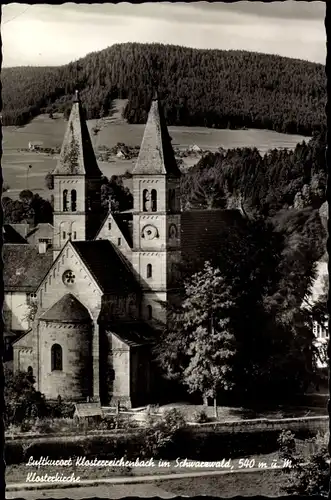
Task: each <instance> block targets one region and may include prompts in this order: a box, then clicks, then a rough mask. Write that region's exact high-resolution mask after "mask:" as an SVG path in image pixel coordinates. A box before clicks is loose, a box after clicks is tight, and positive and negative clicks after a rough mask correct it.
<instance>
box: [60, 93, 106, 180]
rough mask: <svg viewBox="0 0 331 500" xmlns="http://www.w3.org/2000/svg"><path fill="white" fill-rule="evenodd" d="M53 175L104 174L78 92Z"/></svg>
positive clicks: (92, 175) (91, 175)
mask: <svg viewBox="0 0 331 500" xmlns="http://www.w3.org/2000/svg"><path fill="white" fill-rule="evenodd" d="M53 175H87V176H88V177H100V176H101V175H102V173H101V171H100V169H99V167H98V163H97V160H96V158H95V154H94V150H93V146H92V142H91V138H90V134H89V131H88V128H87V124H86V121H85V118H84V114H83V109H82V105H81V102H80V100H79V97H78V94H77V93H76V97H75V99H74V102H73V105H72V109H71V114H70V117H69V122H68V127H67V131H66V134H65V136H64V141H63V144H62V149H61V153H60V157H59V160H58V162H57V166H56V168H55V170H54V171H53Z"/></svg>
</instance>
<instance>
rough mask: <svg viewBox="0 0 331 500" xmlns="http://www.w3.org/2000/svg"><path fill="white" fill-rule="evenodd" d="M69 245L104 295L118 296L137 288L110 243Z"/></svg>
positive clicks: (77, 242)
mask: <svg viewBox="0 0 331 500" xmlns="http://www.w3.org/2000/svg"><path fill="white" fill-rule="evenodd" d="M71 244H72V246H73V247H74V249H75V250H76V251H77V253H78V254H79V256H80V258H81V259H82V260H83V262H84V263H85V265H86V267H87V268H88V269H89V271H90V272H91V274H92V276H93V277H94V279H95V280H96V282H97V283H98V285H99V286H100V288H101V290H102V291H103V292H104V293H116V294H118V293H120V292H127V291H133V290H135V289H136V288H137V287H138V283H137V282H136V281H135V278H134V275H133V273H132V271H131V269H130V268H129V267H128V265H127V264H126V263H125V262H124V260H123V257H121V255H120V254H119V252H118V251H117V250H116V249H115V247H114V246H113V244H112V243H111V242H110V241H108V240H94V241H72V242H71Z"/></svg>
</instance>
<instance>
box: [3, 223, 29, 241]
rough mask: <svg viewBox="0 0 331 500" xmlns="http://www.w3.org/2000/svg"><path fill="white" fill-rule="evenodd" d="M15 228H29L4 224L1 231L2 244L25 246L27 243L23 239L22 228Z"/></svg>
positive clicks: (23, 232)
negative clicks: (20, 244)
mask: <svg viewBox="0 0 331 500" xmlns="http://www.w3.org/2000/svg"><path fill="white" fill-rule="evenodd" d="M16 226H27V228H28V227H29V225H28V224H4V225H3V231H2V236H3V241H4V243H23V244H24V243H25V244H27V241H26V239H25V236H26V231H25V230H24V228H21V227H19V228H17V227H16Z"/></svg>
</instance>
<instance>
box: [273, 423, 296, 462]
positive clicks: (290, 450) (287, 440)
mask: <svg viewBox="0 0 331 500" xmlns="http://www.w3.org/2000/svg"><path fill="white" fill-rule="evenodd" d="M277 441H278V444H279V453H280V456H281V458H284V459H287V458H289V459H291V458H293V454H294V453H295V449H296V445H295V436H294V434H293V432H291V431H286V430H283V431H282V432H281V433H280V435H279V438H278V440H277Z"/></svg>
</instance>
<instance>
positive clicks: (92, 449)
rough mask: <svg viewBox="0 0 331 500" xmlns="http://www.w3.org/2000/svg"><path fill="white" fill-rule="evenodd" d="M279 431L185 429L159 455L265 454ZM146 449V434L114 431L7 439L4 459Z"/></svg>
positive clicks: (105, 455) (130, 454)
mask: <svg viewBox="0 0 331 500" xmlns="http://www.w3.org/2000/svg"><path fill="white" fill-rule="evenodd" d="M279 435H280V432H279V431H264V432H254V433H252V432H239V433H235V434H233V433H231V432H222V433H218V432H217V431H215V430H211V429H206V430H204V429H195V430H193V429H192V428H184V429H182V430H180V431H178V432H177V433H176V434H175V438H174V440H173V441H172V442H170V443H169V444H168V445H167V446H166V448H164V449H163V451H162V453H161V455H162V456H161V457H158V456H154V457H153V458H164V459H168V460H174V459H176V458H177V457H182V458H186V457H187V458H190V459H192V460H218V459H222V458H227V457H229V458H230V457H231V458H238V457H244V456H249V455H252V454H256V453H259V454H266V453H272V452H274V451H276V450H278V448H279V446H278V443H277V440H278V437H279ZM296 437H297V438H301V439H308V438H309V437H311V433H309V432H307V431H305V432H301V433H300V435H299V433H297V435H296ZM144 450H146V437H145V436H144V433H143V432H135V433H129V434H127V433H125V434H124V433H122V434H114V435H112V436H109V435H107V436H86V438H85V439H84V440H80V441H77V439H76V440H74V439H73V437H71V436H67V438H66V440H65V441H64V440H59V441H55V440H54V439H52V440H47V439H46V438H45V439H43V441H42V442H41V441H40V440H34V441H32V442H31V441H30V442H27V441H26V440H25V441H20V442H18V441H9V442H7V443H6V446H5V459H6V463H7V464H8V465H11V464H18V463H22V462H27V461H28V459H29V457H30V456H34V457H35V458H39V457H41V456H43V457H49V459H60V458H63V459H67V458H69V457H72V458H74V457H77V456H86V457H87V458H88V459H93V458H98V459H100V460H102V459H107V460H111V459H115V458H121V457H123V456H125V457H127V458H128V459H132V460H133V459H135V458H137V457H141V456H142V455H143V452H144Z"/></svg>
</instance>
